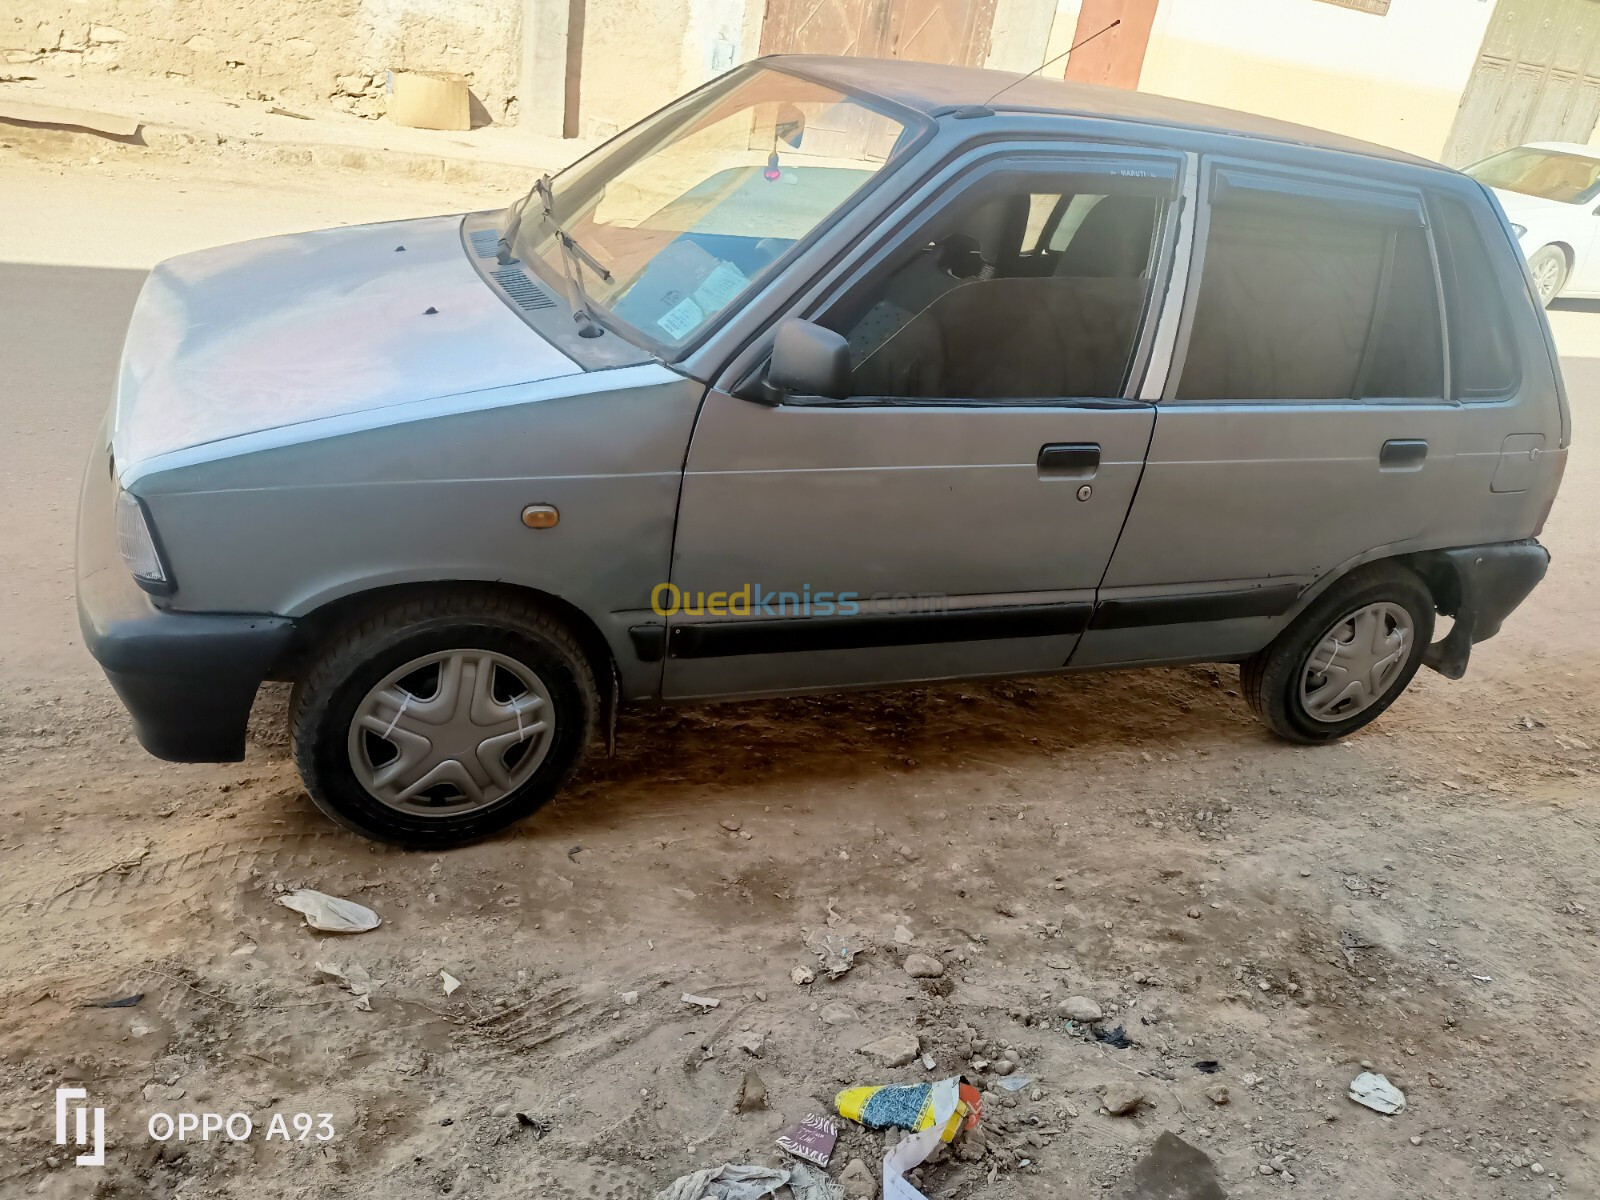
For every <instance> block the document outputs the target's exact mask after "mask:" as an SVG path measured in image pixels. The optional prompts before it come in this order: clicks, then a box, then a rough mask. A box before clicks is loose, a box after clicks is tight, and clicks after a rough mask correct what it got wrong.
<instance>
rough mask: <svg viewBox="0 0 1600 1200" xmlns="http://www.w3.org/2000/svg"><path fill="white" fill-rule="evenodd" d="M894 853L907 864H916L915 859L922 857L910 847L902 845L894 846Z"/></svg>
mask: <svg viewBox="0 0 1600 1200" xmlns="http://www.w3.org/2000/svg"><path fill="white" fill-rule="evenodd" d="M894 852H895V853H896V854H898V855H899V856H900V857H901V858H903V859H905V860H906V861H907V862H916V861H917V859H919V858H921V857H922V855H920V854H918V853H917V852H916V851H915V850H913V849H912V848H911V847H910V846H907V845H904V844H902V845H899V846H896V847H895V851H894Z"/></svg>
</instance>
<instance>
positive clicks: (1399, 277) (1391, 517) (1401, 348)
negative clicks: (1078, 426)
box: [1073, 158, 1460, 666]
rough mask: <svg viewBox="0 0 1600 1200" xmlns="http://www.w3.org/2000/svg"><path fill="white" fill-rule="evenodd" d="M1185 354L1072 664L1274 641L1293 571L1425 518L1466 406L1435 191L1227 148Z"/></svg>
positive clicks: (1216, 163) (1199, 262)
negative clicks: (1279, 162) (1455, 367)
mask: <svg viewBox="0 0 1600 1200" xmlns="http://www.w3.org/2000/svg"><path fill="white" fill-rule="evenodd" d="M1203 190H1204V193H1205V195H1206V197H1207V206H1206V211H1205V212H1204V213H1203V215H1202V219H1201V222H1200V226H1199V228H1198V230H1197V239H1196V240H1197V244H1196V248H1195V254H1196V265H1195V267H1194V269H1193V272H1192V277H1193V279H1194V281H1195V282H1194V283H1193V284H1192V285H1191V288H1190V295H1189V299H1188V307H1187V309H1186V312H1185V319H1184V329H1183V332H1181V333H1180V335H1179V343H1180V345H1179V353H1178V354H1176V355H1175V356H1174V359H1173V363H1172V367H1171V372H1170V374H1169V377H1168V379H1167V381H1166V385H1165V388H1164V393H1163V399H1162V402H1161V405H1160V411H1159V415H1158V417H1157V420H1156V425H1155V432H1154V436H1153V438H1152V441H1151V446H1150V455H1149V460H1148V463H1147V465H1146V468H1145V473H1144V478H1143V481H1142V482H1141V484H1140V487H1139V494H1138V498H1137V500H1136V501H1135V503H1134V505H1133V508H1132V511H1131V512H1130V513H1129V517H1128V523H1127V528H1126V529H1125V531H1124V532H1123V535H1122V539H1121V541H1120V543H1119V544H1118V546H1117V551H1116V554H1115V556H1114V558H1113V559H1112V561H1111V565H1110V568H1109V569H1108V571H1107V573H1106V578H1105V584H1104V586H1103V588H1102V589H1101V593H1100V606H1099V608H1098V610H1097V611H1096V613H1095V617H1094V623H1093V625H1092V627H1091V628H1090V630H1089V631H1088V632H1087V634H1086V635H1085V637H1084V639H1083V642H1082V644H1081V645H1080V647H1079V649H1078V652H1077V654H1076V655H1075V656H1074V659H1073V665H1075V666H1077V665H1095V664H1103V663H1113V662H1154V661H1172V660H1177V659H1182V658H1191V659H1202V658H1228V657H1233V656H1236V655H1240V654H1245V653H1249V652H1251V651H1253V650H1255V649H1258V648H1259V647H1260V646H1261V645H1262V644H1263V643H1264V641H1265V640H1266V639H1267V637H1268V636H1270V634H1271V632H1272V631H1273V629H1274V628H1275V625H1274V618H1276V617H1278V616H1279V615H1280V614H1282V613H1284V612H1286V611H1287V610H1288V609H1289V608H1290V607H1291V606H1292V605H1293V603H1294V601H1295V599H1296V596H1297V595H1298V593H1299V591H1300V590H1301V588H1302V587H1304V586H1305V585H1307V584H1309V583H1311V582H1312V581H1314V580H1316V579H1317V578H1319V577H1321V576H1322V575H1324V574H1326V573H1327V572H1329V571H1332V570H1335V569H1337V568H1339V567H1340V566H1341V565H1343V564H1346V563H1348V562H1350V561H1351V560H1353V559H1357V558H1359V557H1360V556H1363V555H1366V554H1368V553H1369V552H1374V551H1378V550H1380V549H1381V548H1383V547H1386V546H1392V545H1395V544H1397V543H1402V542H1404V541H1406V539H1408V538H1411V537H1414V536H1416V535H1418V534H1420V533H1421V532H1422V531H1423V530H1424V529H1425V528H1426V527H1427V526H1428V524H1429V522H1430V520H1431V519H1432V517H1433V514H1434V512H1435V510H1436V509H1437V507H1438V506H1439V504H1440V503H1441V501H1442V500H1443V499H1444V498H1445V496H1446V495H1447V488H1446V487H1445V486H1444V485H1445V483H1446V482H1447V481H1448V479H1449V477H1450V475H1451V473H1452V471H1453V470H1454V467H1455V453H1456V441H1457V435H1458V422H1459V418H1460V408H1459V405H1458V404H1456V403H1455V402H1454V401H1452V400H1450V399H1447V398H1446V397H1448V396H1449V395H1450V391H1449V389H1448V380H1447V378H1446V369H1445V348H1444V335H1443V322H1442V319H1441V316H1440V312H1441V303H1440V276H1439V267H1438V263H1437V260H1436V254H1435V249H1434V244H1433V239H1432V236H1431V231H1430V229H1429V223H1428V216H1427V209H1426V207H1425V206H1424V204H1423V199H1422V196H1421V194H1420V193H1419V192H1418V191H1416V190H1413V189H1410V188H1407V187H1405V186H1390V185H1387V184H1381V185H1380V184H1374V185H1372V186H1370V187H1369V186H1364V185H1357V184H1354V183H1353V182H1352V180H1351V179H1350V177H1348V176H1345V177H1338V176H1331V175H1321V174H1318V173H1314V172H1305V171H1297V170H1291V169H1288V168H1269V167H1266V166H1260V165H1254V164H1251V163H1247V162H1241V161H1234V160H1228V159H1221V158H1218V159H1213V160H1209V161H1208V162H1207V163H1206V164H1205V180H1204V186H1203Z"/></svg>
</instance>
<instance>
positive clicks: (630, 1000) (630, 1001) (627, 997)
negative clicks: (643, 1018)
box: [622, 992, 639, 1008]
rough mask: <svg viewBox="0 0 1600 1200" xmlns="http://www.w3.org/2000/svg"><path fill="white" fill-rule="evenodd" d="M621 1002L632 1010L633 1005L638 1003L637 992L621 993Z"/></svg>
mask: <svg viewBox="0 0 1600 1200" xmlns="http://www.w3.org/2000/svg"><path fill="white" fill-rule="evenodd" d="M622 1002H623V1003H624V1004H626V1005H627V1006H628V1007H630V1008H632V1007H633V1006H634V1005H635V1004H637V1003H639V993H638V992H623V993H622Z"/></svg>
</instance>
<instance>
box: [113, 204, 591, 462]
mask: <svg viewBox="0 0 1600 1200" xmlns="http://www.w3.org/2000/svg"><path fill="white" fill-rule="evenodd" d="M460 228H461V218H460V217H459V216H449V217H426V218H422V219H419V220H413V221H393V222H388V223H385V224H379V225H362V226H356V227H353V228H345V229H326V230H319V231H317V232H314V233H298V234H290V235H287V236H284V237H272V238H263V239H261V240H259V241H253V242H241V243H239V244H238V245H233V246H221V247H218V248H217V249H214V250H202V251H200V252H198V253H195V254H185V255H183V256H181V257H179V258H173V259H169V260H167V261H166V262H164V263H162V264H160V265H159V266H157V267H156V268H155V270H154V271H152V272H151V273H150V277H149V279H148V280H147V281H146V282H145V285H144V290H143V291H142V292H141V293H140V295H139V301H138V303H137V304H136V305H135V306H134V311H133V317H132V320H131V321H130V323H129V326H128V336H127V341H126V343H125V345H124V348H123V356H122V367H121V372H120V374H119V376H118V381H117V399H116V405H115V409H114V413H113V420H112V438H111V444H112V451H113V453H114V454H115V456H116V462H117V466H118V470H119V473H126V471H128V470H129V469H131V468H132V467H133V466H135V465H136V464H139V463H143V462H147V461H148V460H149V459H151V458H154V457H156V456H158V455H162V454H167V453H170V452H172V451H175V450H182V449H186V448H189V447H193V446H198V445H202V444H205V443H209V442H215V441H219V440H222V439H226V438H232V437H238V436H241V435H243V434H249V433H257V432H260V431H263V430H271V429H277V428H281V427H284V426H290V425H297V424H300V423H302V422H306V421H314V420H319V419H322V418H325V417H336V416H340V415H344V414H350V413H358V412H363V411H367V410H371V409H376V408H385V407H389V406H392V405H397V404H404V403H408V402H411V401H417V400H428V399H434V398H437V397H441V396H457V395H462V394H464V393H470V392H479V391H483V390H485V389H489V388H499V387H506V386H510V385H513V384H519V383H529V382H536V381H538V380H542V379H553V378H556V377H557V376H562V375H573V374H577V373H579V372H580V371H581V369H582V368H580V367H579V365H578V364H577V363H575V362H573V361H572V360H571V359H570V358H568V357H567V356H566V355H565V354H563V353H561V351H560V350H558V349H557V348H556V347H555V346H553V345H551V344H550V343H549V342H548V341H546V340H545V339H544V338H542V337H540V336H539V335H538V334H537V333H535V332H534V331H533V330H532V329H531V328H529V327H528V325H526V324H525V323H524V322H523V321H522V320H521V318H519V317H518V316H517V315H516V314H514V313H513V312H512V311H511V310H510V309H509V308H508V307H507V306H506V304H505V302H504V301H502V300H501V299H500V297H499V295H498V294H497V293H495V292H494V291H493V290H492V289H491V288H490V287H489V286H488V285H487V284H486V283H485V282H484V281H483V280H482V278H481V277H480V276H479V275H478V272H477V271H476V270H475V269H474V267H473V266H472V263H471V262H470V261H469V260H468V258H467V255H466V252H465V250H464V249H463V247H462V243H461V234H460Z"/></svg>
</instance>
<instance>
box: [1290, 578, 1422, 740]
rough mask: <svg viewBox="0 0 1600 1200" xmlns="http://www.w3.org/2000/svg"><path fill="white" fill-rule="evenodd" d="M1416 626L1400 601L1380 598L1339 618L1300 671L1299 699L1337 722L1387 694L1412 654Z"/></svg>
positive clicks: (1317, 716) (1315, 714)
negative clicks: (1393, 602) (1392, 602)
mask: <svg viewBox="0 0 1600 1200" xmlns="http://www.w3.org/2000/svg"><path fill="white" fill-rule="evenodd" d="M1415 636H1416V627H1415V625H1414V623H1413V622H1412V620H1411V614H1410V613H1408V612H1407V611H1406V610H1405V609H1404V608H1402V607H1400V605H1398V604H1391V603H1389V602H1388V601H1381V602H1379V603H1377V604H1368V605H1367V606H1366V607H1364V608H1358V609H1356V611H1355V612H1353V613H1350V614H1349V615H1348V616H1345V617H1342V618H1340V620H1339V621H1338V622H1337V623H1335V624H1334V626H1333V628H1332V629H1330V630H1328V632H1327V633H1325V634H1323V635H1322V640H1321V641H1319V642H1318V643H1317V644H1316V646H1315V647H1314V648H1313V649H1312V651H1311V653H1310V655H1308V656H1307V658H1306V665H1305V667H1304V669H1303V670H1302V672H1301V675H1300V703H1301V705H1302V706H1303V707H1304V708H1305V710H1306V714H1307V715H1308V716H1310V717H1311V719H1312V720H1315V721H1322V722H1325V723H1327V724H1333V723H1335V722H1338V721H1346V720H1349V719H1350V718H1351V717H1353V716H1355V715H1356V714H1357V713H1360V712H1364V711H1366V710H1367V709H1369V708H1371V707H1372V706H1373V705H1374V704H1376V703H1377V702H1378V701H1379V700H1381V699H1383V697H1384V696H1385V695H1387V694H1388V692H1389V689H1390V688H1392V687H1393V686H1394V682H1395V680H1396V679H1398V678H1399V677H1400V673H1401V672H1402V671H1403V670H1405V666H1406V663H1407V661H1408V660H1409V659H1410V657H1411V644H1412V640H1413V638H1414V637H1415Z"/></svg>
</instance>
